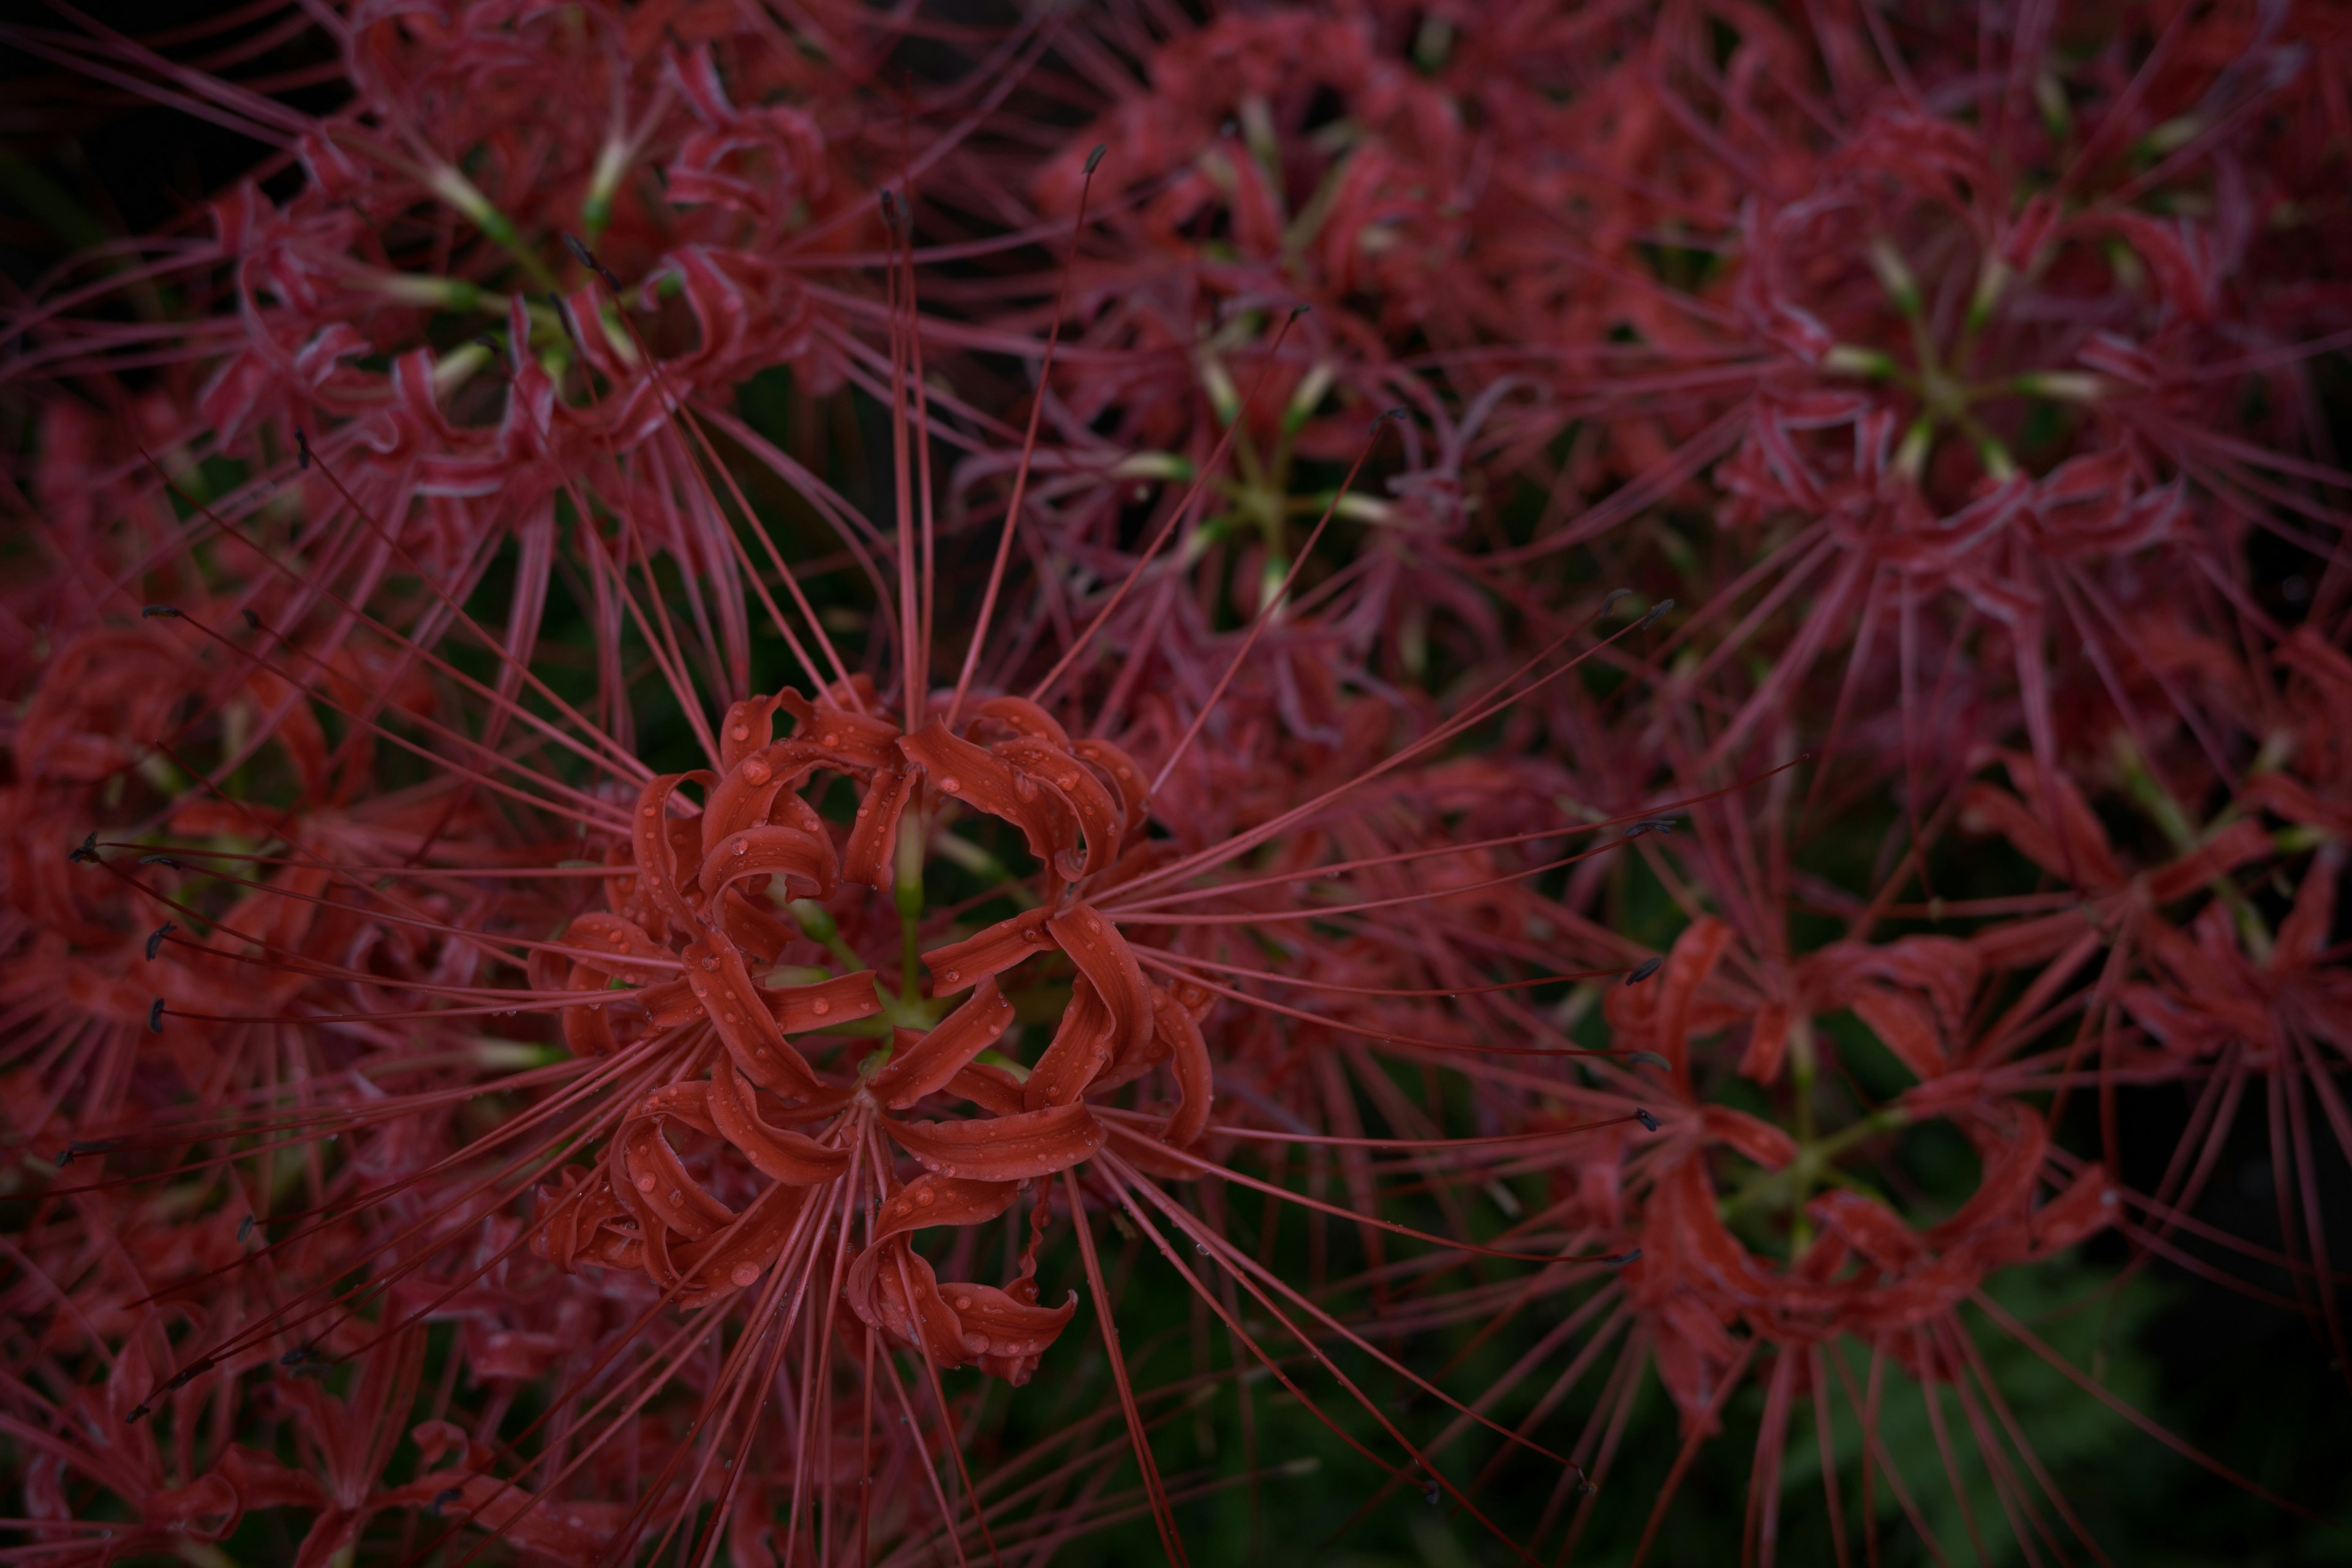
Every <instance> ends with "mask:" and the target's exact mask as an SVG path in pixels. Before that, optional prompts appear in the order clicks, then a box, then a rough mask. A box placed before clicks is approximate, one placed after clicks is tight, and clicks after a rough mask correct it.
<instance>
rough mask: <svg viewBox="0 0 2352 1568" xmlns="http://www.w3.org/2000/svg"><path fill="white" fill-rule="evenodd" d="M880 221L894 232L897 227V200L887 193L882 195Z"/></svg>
mask: <svg viewBox="0 0 2352 1568" xmlns="http://www.w3.org/2000/svg"><path fill="white" fill-rule="evenodd" d="M882 221H883V222H884V223H885V224H887V225H888V226H890V228H891V229H892V230H893V231H894V232H895V231H896V230H897V228H898V198H897V197H896V196H893V195H891V194H890V193H889V192H887V191H884V192H883V193H882Z"/></svg>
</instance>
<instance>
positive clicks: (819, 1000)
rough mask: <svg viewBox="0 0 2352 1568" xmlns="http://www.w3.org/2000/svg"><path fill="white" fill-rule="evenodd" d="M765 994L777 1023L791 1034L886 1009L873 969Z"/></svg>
mask: <svg viewBox="0 0 2352 1568" xmlns="http://www.w3.org/2000/svg"><path fill="white" fill-rule="evenodd" d="M761 994H762V995H764V996H765V997H766V998H767V1001H768V1010H769V1012H770V1013H771V1014H772V1015H773V1016H774V1017H775V1021H776V1025H777V1026H778V1027H779V1028H781V1029H782V1030H783V1032H784V1033H785V1034H787V1035H806V1034H814V1033H815V1032H817V1031H819V1030H822V1029H837V1028H839V1027H841V1026H842V1025H844V1024H848V1023H855V1022H856V1020H858V1019H860V1018H870V1017H872V1016H874V1015H875V1014H877V1013H879V1012H880V1011H882V998H881V997H880V996H879V995H878V994H876V992H875V990H874V972H873V971H872V970H870V969H856V970H852V971H851V972H850V973H847V974H836V975H835V976H834V977H833V978H832V979H830V980H820V981H818V982H817V983H816V984H814V985H782V986H778V987H777V988H776V989H774V990H772V991H766V992H762V993H761Z"/></svg>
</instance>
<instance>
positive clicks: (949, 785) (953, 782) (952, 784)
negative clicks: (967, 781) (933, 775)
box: [940, 773, 963, 795]
mask: <svg viewBox="0 0 2352 1568" xmlns="http://www.w3.org/2000/svg"><path fill="white" fill-rule="evenodd" d="M940 788H941V789H943V790H945V791H947V792H948V793H949V794H950V795H953V794H955V792H956V791H958V790H960V789H961V788H963V781H962V780H961V779H960V778H958V777H956V776H955V774H953V773H950V774H948V775H947V776H946V777H944V778H942V779H940Z"/></svg>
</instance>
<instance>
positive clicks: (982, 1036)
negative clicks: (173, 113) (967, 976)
mask: <svg viewBox="0 0 2352 1568" xmlns="http://www.w3.org/2000/svg"><path fill="white" fill-rule="evenodd" d="M1012 1023H1013V1004H1012V1003H1010V1002H1008V1001H1006V1000H1005V999H1004V994H1003V992H1001V991H999V990H998V989H997V988H996V982H995V981H994V980H992V979H986V978H983V979H982V981H981V983H980V984H978V985H976V986H974V987H973V988H972V993H971V996H970V997H968V998H967V999H966V1000H965V1002H964V1004H963V1005H961V1007H958V1008H957V1009H956V1010H955V1011H954V1012H952V1013H950V1014H949V1015H948V1016H946V1017H944V1018H942V1019H940V1021H939V1022H938V1023H937V1024H935V1025H933V1026H931V1027H930V1029H929V1030H928V1031H927V1032H926V1033H924V1034H923V1035H922V1036H921V1037H919V1038H918V1039H916V1040H915V1041H914V1042H913V1043H912V1044H911V1045H909V1046H908V1047H906V1048H904V1049H902V1050H899V1051H897V1052H895V1053H893V1055H892V1056H891V1058H890V1061H889V1065H888V1066H887V1067H885V1068H883V1069H882V1070H881V1072H879V1073H877V1075H876V1076H875V1079H874V1082H873V1084H872V1085H871V1088H872V1090H873V1094H874V1098H875V1099H877V1100H880V1101H881V1102H882V1103H883V1104H884V1105H886V1106H888V1107H889V1108H890V1109H891V1110H905V1109H906V1108H907V1107H908V1106H909V1105H912V1104H914V1103H915V1101H917V1100H920V1099H922V1098H923V1096H925V1095H927V1094H931V1093H935V1092H937V1091H938V1090H940V1089H944V1088H946V1087H947V1085H948V1082H949V1080H950V1079H953V1078H954V1077H955V1076H956V1074H958V1073H960V1072H961V1071H962V1070H963V1069H964V1068H965V1067H966V1066H968V1065H969V1064H970V1063H971V1059H972V1058H974V1057H976V1056H978V1055H980V1053H981V1052H982V1051H984V1050H986V1049H987V1048H988V1047H991V1046H992V1045H994V1044H995V1043H996V1042H997V1040H998V1039H999V1038H1000V1037H1003V1034H1004V1031H1005V1030H1006V1029H1007V1028H1008V1027H1010V1026H1011V1025H1012Z"/></svg>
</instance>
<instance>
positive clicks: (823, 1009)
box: [809, 996, 833, 1018]
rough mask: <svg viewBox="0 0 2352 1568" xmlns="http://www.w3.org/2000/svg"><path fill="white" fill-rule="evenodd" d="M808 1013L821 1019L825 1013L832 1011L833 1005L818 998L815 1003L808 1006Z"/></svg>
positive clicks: (822, 998)
mask: <svg viewBox="0 0 2352 1568" xmlns="http://www.w3.org/2000/svg"><path fill="white" fill-rule="evenodd" d="M809 1011H810V1012H812V1013H814V1014H815V1015H816V1016H818V1017H820V1018H822V1017H824V1016H825V1015H826V1014H827V1013H830V1012H832V1011H833V1004H832V1003H830V1002H828V1001H826V1000H825V999H824V997H822V996H820V997H818V998H817V999H816V1000H815V1001H814V1002H812V1003H810V1004H809Z"/></svg>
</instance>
